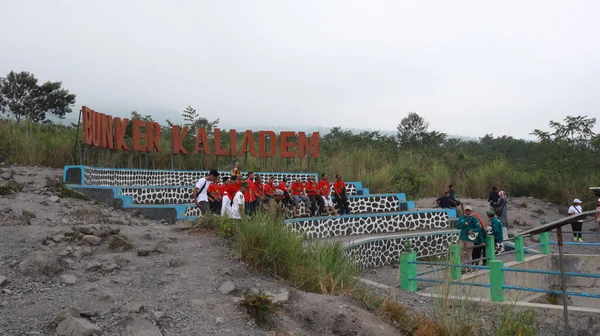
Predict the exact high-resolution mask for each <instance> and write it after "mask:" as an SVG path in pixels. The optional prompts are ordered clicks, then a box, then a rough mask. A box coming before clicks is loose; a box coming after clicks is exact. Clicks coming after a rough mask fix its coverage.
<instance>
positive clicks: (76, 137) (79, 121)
mask: <svg viewBox="0 0 600 336" xmlns="http://www.w3.org/2000/svg"><path fill="white" fill-rule="evenodd" d="M81 111H82V110H79V118H78V119H77V133H75V143H74V144H73V164H74V165H76V164H77V162H76V159H75V155H76V154H77V140H78V139H79V125H80V124H81Z"/></svg>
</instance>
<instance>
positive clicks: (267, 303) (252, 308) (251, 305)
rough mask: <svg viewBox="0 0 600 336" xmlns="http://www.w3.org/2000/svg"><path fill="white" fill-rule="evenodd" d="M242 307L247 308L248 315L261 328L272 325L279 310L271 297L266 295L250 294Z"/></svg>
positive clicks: (242, 303)
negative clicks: (274, 315)
mask: <svg viewBox="0 0 600 336" xmlns="http://www.w3.org/2000/svg"><path fill="white" fill-rule="evenodd" d="M240 305H241V306H242V307H244V308H246V311H247V312H248V314H249V315H250V316H252V318H254V320H255V321H256V324H257V325H259V326H266V325H271V324H272V318H273V314H274V313H275V312H276V311H277V309H278V307H277V306H276V305H275V304H274V303H273V301H272V300H271V296H270V295H267V294H265V293H256V294H254V293H248V294H246V295H244V299H243V300H242V301H241V302H240Z"/></svg>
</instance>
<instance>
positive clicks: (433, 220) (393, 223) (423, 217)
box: [286, 211, 450, 239]
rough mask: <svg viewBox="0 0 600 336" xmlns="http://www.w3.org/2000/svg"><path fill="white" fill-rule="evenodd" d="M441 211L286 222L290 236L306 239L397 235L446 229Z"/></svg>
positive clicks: (445, 214)
mask: <svg viewBox="0 0 600 336" xmlns="http://www.w3.org/2000/svg"><path fill="white" fill-rule="evenodd" d="M449 223H450V222H449V217H448V213H447V212H445V211H427V212H425V211H422V212H413V213H409V214H389V215H376V216H345V217H332V218H327V217H322V218H314V219H312V218H307V219H304V220H288V221H286V224H287V225H289V226H290V227H291V228H292V231H294V232H300V233H305V234H306V237H307V238H308V239H314V238H326V237H338V236H351V235H352V236H353V235H362V234H377V233H392V232H399V231H414V230H434V229H438V230H439V229H447V228H449V225H450V224H449Z"/></svg>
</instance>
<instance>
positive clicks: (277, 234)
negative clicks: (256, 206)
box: [233, 214, 360, 294]
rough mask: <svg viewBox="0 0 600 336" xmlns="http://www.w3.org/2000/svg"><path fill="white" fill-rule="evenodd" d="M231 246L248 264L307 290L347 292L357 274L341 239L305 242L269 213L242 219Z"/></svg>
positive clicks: (358, 272)
mask: <svg viewBox="0 0 600 336" xmlns="http://www.w3.org/2000/svg"><path fill="white" fill-rule="evenodd" d="M233 247H234V249H235V250H236V251H237V252H238V253H239V255H240V256H241V258H242V260H244V261H245V262H246V263H248V265H250V266H251V267H254V268H255V269H257V270H259V271H262V272H265V273H268V274H271V275H273V276H274V277H276V278H279V279H281V280H284V281H286V282H288V283H290V284H291V285H292V286H294V287H297V288H299V289H302V290H305V291H308V292H314V293H322V294H344V293H348V292H350V291H351V290H352V289H353V288H354V286H355V284H356V281H357V280H356V277H357V276H358V275H360V271H359V270H358V268H357V266H356V263H354V262H353V261H352V260H350V259H348V258H346V256H345V255H344V250H343V247H342V244H341V243H339V242H305V241H304V239H303V237H302V236H301V235H300V234H298V233H294V232H292V231H291V230H289V228H288V227H286V226H285V225H283V224H282V223H281V221H280V220H277V219H275V218H272V217H270V216H268V215H263V214H257V215H255V216H253V217H252V218H251V219H247V218H246V219H244V220H242V222H241V223H240V224H239V225H238V226H237V227H236V228H235V235H234V238H233Z"/></svg>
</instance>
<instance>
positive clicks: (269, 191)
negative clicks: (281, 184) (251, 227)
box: [263, 176, 277, 203]
mask: <svg viewBox="0 0 600 336" xmlns="http://www.w3.org/2000/svg"><path fill="white" fill-rule="evenodd" d="M275 190H277V187H275V178H274V177H273V176H271V177H269V182H267V183H266V184H265V185H264V187H263V191H264V193H265V197H266V202H267V203H269V201H271V198H273V196H275Z"/></svg>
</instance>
